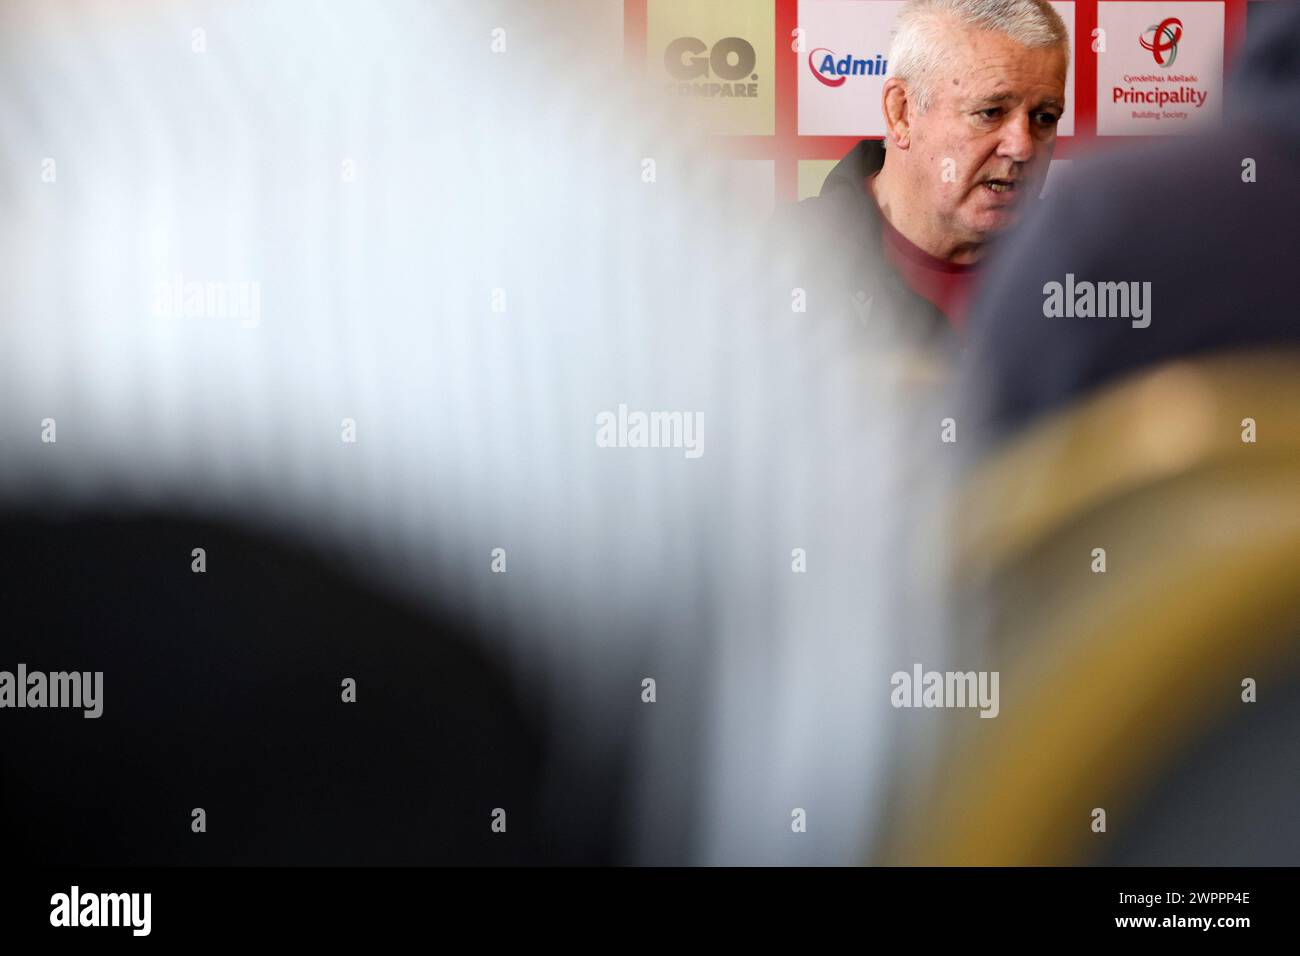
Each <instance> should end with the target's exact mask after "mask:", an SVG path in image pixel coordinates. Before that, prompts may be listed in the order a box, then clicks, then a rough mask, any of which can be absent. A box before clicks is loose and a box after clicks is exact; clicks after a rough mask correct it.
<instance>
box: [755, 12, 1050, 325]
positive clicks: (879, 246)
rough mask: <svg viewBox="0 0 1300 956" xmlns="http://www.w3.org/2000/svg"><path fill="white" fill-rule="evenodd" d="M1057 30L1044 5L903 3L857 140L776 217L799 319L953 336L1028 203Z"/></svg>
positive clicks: (1043, 131) (1034, 185) (1039, 179)
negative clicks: (867, 130) (997, 240)
mask: <svg viewBox="0 0 1300 956" xmlns="http://www.w3.org/2000/svg"><path fill="white" fill-rule="evenodd" d="M1069 58H1070V51H1069V40H1068V35H1067V33H1066V28H1065V24H1064V23H1063V22H1062V21H1061V18H1060V17H1059V16H1057V14H1056V12H1055V11H1054V10H1053V9H1052V7H1051V6H1050V4H1048V3H1047V2H1046V0H909V2H908V3H907V4H906V5H905V6H904V7H903V9H902V11H901V12H900V13H899V17H898V22H897V29H896V32H895V35H894V40H893V45H892V47H891V49H890V55H889V62H890V68H891V75H890V78H889V79H888V80H887V81H886V82H885V86H884V91H883V94H882V97H881V107H882V110H883V113H884V118H885V126H886V129H887V133H886V136H885V139H884V141H877V140H863V141H862V142H860V143H859V144H858V145H857V146H856V147H854V149H853V150H852V151H851V152H850V153H849V154H848V155H847V156H845V157H844V159H843V160H841V161H840V162H839V164H838V165H836V167H835V168H834V169H833V170H832V171H831V173H830V175H829V176H828V177H827V179H826V182H825V184H824V185H823V187H822V190H821V193H820V195H819V196H818V197H816V198H813V199H808V200H805V201H804V202H802V203H799V204H798V205H797V206H794V207H790V208H789V209H787V210H784V211H783V212H782V213H779V214H778V216H777V217H776V226H777V228H776V233H777V235H778V239H779V240H783V239H792V240H794V242H795V246H794V249H795V250H796V251H795V253H794V254H793V255H792V256H790V257H788V258H787V259H786V261H785V262H784V263H783V268H781V269H780V270H779V274H780V275H781V276H782V277H783V278H785V279H788V280H789V281H790V282H791V283H792V284H793V286H795V287H799V288H802V289H803V290H804V292H805V294H806V298H807V301H806V308H807V310H808V311H809V312H817V313H820V314H823V315H825V314H828V313H830V312H838V311H839V310H841V309H843V308H845V307H846V305H848V306H852V309H853V312H855V313H856V315H857V318H858V319H859V320H861V321H862V323H863V324H864V325H866V326H867V327H868V328H869V329H872V330H873V331H875V332H877V333H881V334H884V335H901V336H902V337H904V338H906V339H912V340H916V339H921V340H929V341H934V340H936V339H937V340H944V339H946V338H949V337H950V336H949V335H948V333H949V332H950V331H951V330H952V329H954V328H955V329H956V330H958V331H959V330H960V329H961V328H962V327H963V322H964V318H965V312H966V308H967V304H968V302H969V300H970V297H971V294H972V291H973V288H974V285H975V282H976V280H977V278H978V273H979V269H980V263H981V261H982V260H983V259H984V257H985V254H986V252H987V251H988V246H989V243H990V240H992V239H993V238H994V237H995V236H996V235H997V234H998V233H1000V232H1002V231H1003V230H1005V229H1006V228H1007V227H1008V226H1010V225H1012V224H1013V223H1014V222H1015V219H1016V215H1017V210H1018V209H1019V208H1020V207H1021V206H1022V205H1023V203H1024V202H1025V200H1026V199H1031V198H1033V197H1035V196H1037V195H1038V193H1039V191H1040V190H1041V188H1042V184H1043V181H1044V179H1045V177H1046V173H1047V166H1048V162H1049V160H1050V159H1051V155H1052V149H1053V146H1054V144H1055V141H1056V124H1057V122H1058V121H1059V119H1060V117H1061V113H1062V111H1063V110H1064V109H1065V77H1066V70H1067V68H1068V65H1069Z"/></svg>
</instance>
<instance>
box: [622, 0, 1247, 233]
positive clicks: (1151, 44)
mask: <svg viewBox="0 0 1300 956" xmlns="http://www.w3.org/2000/svg"><path fill="white" fill-rule="evenodd" d="M1052 5H1053V6H1054V7H1055V8H1056V10H1057V12H1058V13H1060V14H1061V18H1062V19H1063V20H1064V21H1065V23H1066V26H1067V27H1069V29H1070V41H1071V50H1072V57H1071V64H1070V74H1069V76H1068V78H1067V80H1066V96H1067V98H1068V105H1067V109H1066V111H1065V115H1064V116H1063V117H1062V118H1061V124H1060V139H1059V141H1058V144H1057V149H1056V157H1057V158H1056V159H1055V160H1054V162H1053V166H1054V170H1053V172H1054V173H1055V172H1058V171H1059V170H1057V169H1056V168H1055V167H1056V166H1057V165H1058V164H1060V165H1064V164H1066V163H1068V162H1069V161H1070V160H1071V159H1072V158H1074V157H1076V156H1078V155H1079V154H1080V153H1082V152H1084V151H1086V150H1088V149H1090V148H1095V147H1096V146H1098V145H1104V143H1105V142H1106V140H1107V139H1108V138H1110V137H1126V138H1130V139H1131V138H1133V137H1156V136H1177V135H1180V134H1183V133H1187V132H1191V131H1194V130H1195V129H1197V128H1198V127H1203V126H1206V125H1212V124H1214V123H1215V122H1217V121H1218V120H1219V119H1220V117H1221V116H1222V114H1223V75H1224V69H1225V65H1226V64H1227V63H1228V62H1230V60H1231V56H1232V53H1233V51H1234V50H1235V48H1236V46H1237V45H1238V43H1239V41H1240V39H1241V38H1242V36H1243V35H1244V31H1245V21H1246V9H1247V2H1246V0H1170V2H1154V0H1058V2H1053V4H1052ZM901 6H902V0H624V50H625V53H626V56H627V59H628V61H629V68H630V69H632V70H636V71H641V72H643V73H644V75H645V76H646V77H647V78H648V79H649V81H650V82H651V83H652V84H653V85H655V86H659V87H661V88H662V90H663V95H665V96H667V97H671V98H672V100H673V102H674V104H676V105H674V109H677V108H680V109H681V111H682V117H683V122H684V123H691V124H695V125H697V126H699V127H702V128H703V129H704V130H706V131H707V132H708V133H710V134H713V135H714V136H715V139H714V142H715V144H716V148H717V154H718V156H719V158H721V159H723V160H726V161H733V162H737V163H739V164H743V166H738V168H743V169H744V170H745V171H746V173H745V175H746V179H745V181H746V182H747V183H750V184H752V187H753V189H754V193H753V196H752V203H751V204H749V206H748V208H750V209H751V210H753V211H756V212H759V213H761V212H764V211H770V210H771V209H772V207H773V205H774V204H775V203H779V202H789V201H793V200H795V199H802V198H804V197H806V196H811V195H815V194H816V193H817V191H818V190H819V189H820V188H821V184H822V181H823V180H824V179H825V177H826V174H827V173H828V172H829V171H830V169H831V168H832V167H833V166H834V165H835V163H836V162H837V161H838V160H839V159H840V157H842V156H843V155H844V154H845V153H847V152H848V151H849V150H850V149H851V148H852V147H853V144H854V143H856V142H857V141H858V140H859V139H862V138H864V137H874V138H879V137H880V136H881V135H882V134H883V132H884V127H883V123H882V120H881V116H880V93H881V88H882V87H883V85H884V82H885V79H886V78H887V77H888V76H889V41H890V36H891V33H892V30H893V23H894V17H895V16H896V15H897V12H898V9H899V8H900V7H901ZM1053 178H1054V177H1053ZM1048 188H1049V189H1050V188H1051V179H1050V178H1049V182H1048Z"/></svg>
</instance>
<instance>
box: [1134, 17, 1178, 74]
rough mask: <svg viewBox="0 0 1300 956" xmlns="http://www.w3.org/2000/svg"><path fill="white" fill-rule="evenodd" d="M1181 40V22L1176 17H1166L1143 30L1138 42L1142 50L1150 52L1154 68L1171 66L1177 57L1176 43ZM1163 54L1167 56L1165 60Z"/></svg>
mask: <svg viewBox="0 0 1300 956" xmlns="http://www.w3.org/2000/svg"><path fill="white" fill-rule="evenodd" d="M1148 35H1149V36H1150V37H1151V39H1150V40H1148V39H1147V36H1148ZM1182 38H1183V21H1182V20H1179V19H1178V18H1177V17H1167V18H1166V19H1164V20H1161V21H1160V23H1158V24H1154V25H1152V26H1149V27H1147V28H1146V29H1145V30H1143V31H1142V35H1141V36H1140V37H1139V38H1138V42H1139V43H1141V44H1142V49H1144V50H1150V51H1151V56H1152V57H1154V58H1155V61H1156V66H1173V65H1174V58H1175V57H1177V56H1178V41H1179V40H1181V39H1182ZM1165 53H1168V54H1169V59H1167V60H1166V59H1165V57H1164V54H1165Z"/></svg>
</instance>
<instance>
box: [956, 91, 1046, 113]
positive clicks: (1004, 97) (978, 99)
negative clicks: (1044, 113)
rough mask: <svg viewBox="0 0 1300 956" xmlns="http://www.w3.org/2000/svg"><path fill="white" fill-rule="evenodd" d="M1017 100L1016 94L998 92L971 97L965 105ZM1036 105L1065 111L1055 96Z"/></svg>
mask: <svg viewBox="0 0 1300 956" xmlns="http://www.w3.org/2000/svg"><path fill="white" fill-rule="evenodd" d="M1019 99H1020V97H1019V96H1017V95H1016V94H1014V93H1012V92H1010V91H999V92H995V93H989V94H988V95H987V96H973V97H971V98H970V99H969V100H967V101H966V103H967V105H968V106H975V105H977V104H980V103H991V104H992V103H1006V102H1008V101H1011V100H1019ZM1038 105H1039V106H1040V107H1041V106H1054V107H1056V108H1057V109H1058V110H1064V109H1065V104H1064V103H1062V102H1061V101H1060V100H1058V99H1057V98H1056V97H1055V96H1047V97H1044V98H1043V99H1041V100H1039V101H1038Z"/></svg>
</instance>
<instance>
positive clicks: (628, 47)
mask: <svg viewBox="0 0 1300 956" xmlns="http://www.w3.org/2000/svg"><path fill="white" fill-rule="evenodd" d="M651 2H653V0H623V29H624V51H625V53H626V55H627V60H628V66H629V68H631V69H636V70H638V71H643V70H644V67H645V62H646V55H647V53H646V22H647V6H648V4H649V3H651ZM860 2H863V3H871V2H874V0H860ZM1097 2H1098V0H1075V4H1074V17H1075V24H1074V43H1075V54H1074V135H1073V136H1064V137H1062V138H1061V139H1060V140H1059V142H1058V143H1057V147H1056V153H1055V156H1056V158H1058V159H1071V158H1075V157H1077V156H1080V155H1082V154H1083V153H1086V152H1088V151H1089V150H1091V149H1093V148H1094V147H1097V146H1098V145H1100V144H1103V143H1105V142H1106V141H1107V140H1108V139H1110V137H1104V138H1098V136H1097V54H1096V53H1094V52H1093V50H1092V42H1093V36H1092V31H1093V30H1094V29H1096V27H1097ZM1177 2H1180V3H1223V5H1224V68H1225V71H1226V70H1227V69H1228V67H1229V66H1230V64H1231V62H1232V58H1233V57H1234V55H1235V54H1236V52H1237V49H1238V47H1239V46H1240V45H1241V41H1242V40H1243V39H1244V38H1245V33H1246V4H1247V0H1177ZM798 23H799V0H776V16H775V20H774V23H773V29H774V30H775V32H776V47H775V49H776V64H775V67H776V79H775V85H774V93H775V104H774V108H775V110H776V123H775V129H776V133H775V135H773V136H722V135H719V136H716V137H714V138H713V144H714V147H715V148H716V149H717V151H718V154H719V155H721V156H725V157H729V158H733V159H771V160H774V161H775V166H776V201H777V202H778V203H780V202H793V201H794V200H795V199H796V198H797V194H798V179H799V176H798V164H799V160H801V159H839V158H841V157H842V156H843V155H844V154H845V153H847V152H848V151H849V150H850V149H852V148H853V146H854V145H855V144H856V143H858V142H859V140H861V139H862V138H863V137H860V136H800V135H799V64H800V58H799V54H797V53H795V52H794V49H793V41H794V36H793V33H794V30H795V28H796V27H797V26H798ZM1151 138H1154V137H1144V136H1125V137H1122V139H1123V140H1124V141H1125V142H1129V143H1131V142H1133V141H1135V140H1144V139H1151Z"/></svg>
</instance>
